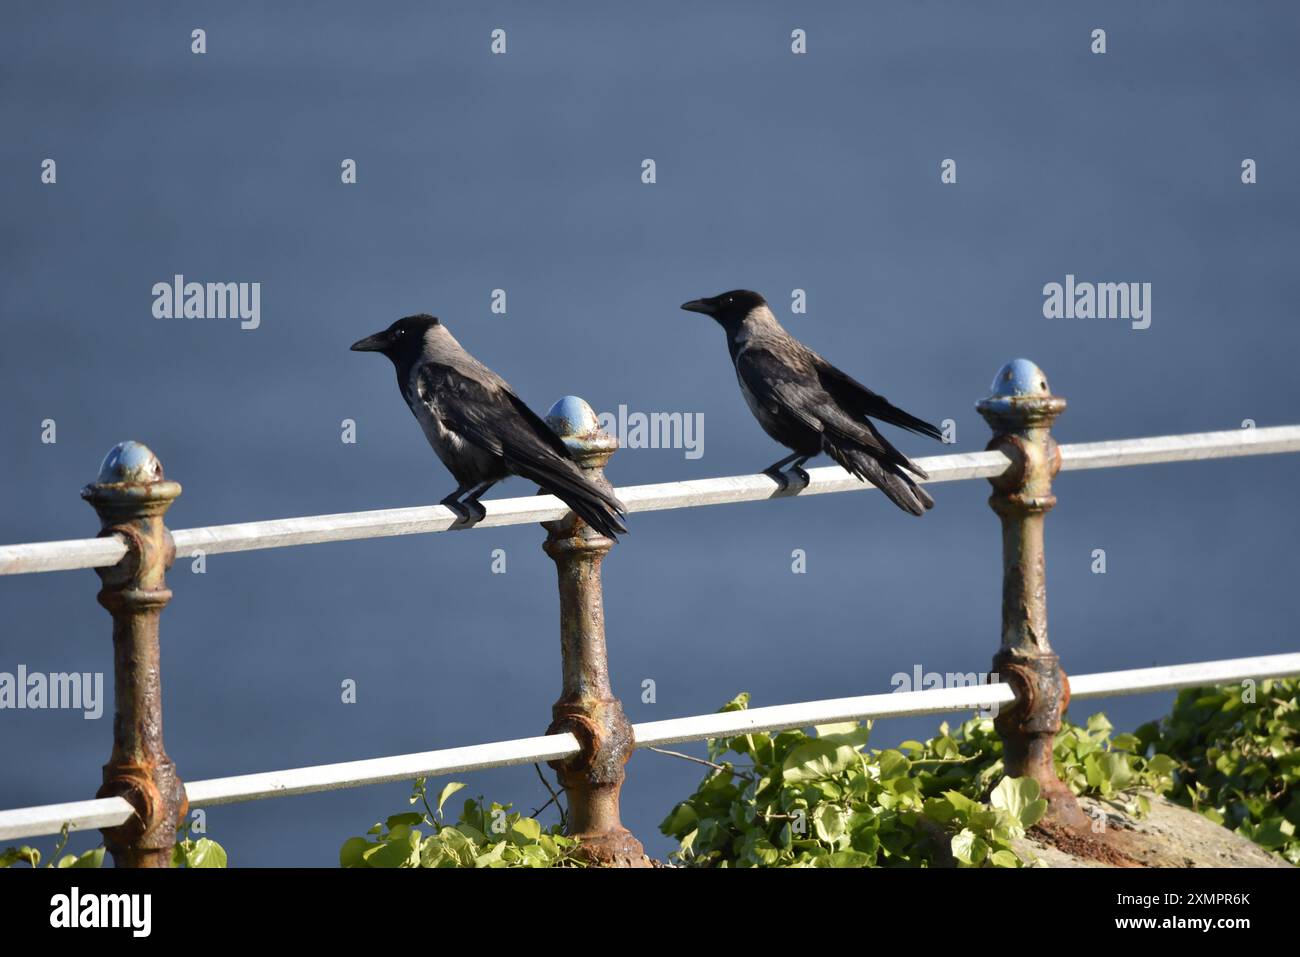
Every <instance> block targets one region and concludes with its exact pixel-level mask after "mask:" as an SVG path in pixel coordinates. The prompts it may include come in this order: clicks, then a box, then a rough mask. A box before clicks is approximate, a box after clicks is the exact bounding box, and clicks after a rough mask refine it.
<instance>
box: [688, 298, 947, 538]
mask: <svg viewBox="0 0 1300 957" xmlns="http://www.w3.org/2000/svg"><path fill="white" fill-rule="evenodd" d="M682 308H683V309H685V310H687V311H688V312H699V313H703V314H704V315H706V316H711V317H712V318H713V319H714V320H715V321H716V322H717V323H718V325H720V326H722V328H723V330H724V331H725V332H726V333H727V348H728V349H729V350H730V351H731V361H732V362H733V363H734V364H735V366H736V378H737V379H739V380H740V391H741V393H742V394H743V395H744V397H745V402H746V403H747V404H748V405H749V409H750V411H751V412H753V413H754V418H756V419H758V424H759V425H761V426H762V427H763V430H764V431H765V432H767V434H768V435H770V436H771V437H772V438H774V439H776V441H778V442H780V443H781V444H782V445H784V446H786V447H787V448H789V449H791V450H792V451H793V453H794V454H792V455H788V456H786V457H785V458H783V459H781V460H780V461H779V462H774V463H773V464H772V465H770V466H768V467H767V468H766V469H764V470H763V473H764V474H765V475H768V476H770V477H771V478H772V479H773V480H774V481H775V482H776V483H777V485H779V486H780V487H781V488H782V489H785V488H788V487H789V485H790V474H794V475H796V476H798V478H799V479H800V480H801V482H802V483H803V484H804V485H807V484H808V473H807V472H805V471H804V470H803V464H804V463H805V462H807V461H808V460H809V459H810V458H812V457H813V456H814V455H817V454H818V453H819V452H825V453H826V454H827V455H829V456H830V457H831V458H832V459H834V460H835V461H836V462H837V463H838V464H839V465H841V466H842V467H843V468H844V469H845V470H846V471H848V472H850V473H852V474H853V475H856V476H857V477H858V478H860V479H862V480H863V481H866V482H870V483H871V484H872V485H874V486H876V487H877V488H878V489H880V490H881V491H882V492H884V493H885V494H886V495H888V496H889V499H890V501H892V502H893V503H894V504H895V505H897V506H898V507H899V508H901V509H903V510H904V511H906V512H911V513H912V514H913V515H921V514H923V513H924V512H925V510H926V509H928V508H931V507H933V505H934V499H932V498H931V497H930V495H929V494H928V493H927V492H926V491H925V489H923V488H921V487H920V486H919V485H917V484H916V482H914V481H913V480H912V478H911V476H909V475H907V474H906V473H907V472H911V473H912V475H915V476H916V477H917V478H922V479H925V478H929V476H928V475H926V474H925V471H924V470H923V469H922V468H920V467H919V466H918V465H917V464H916V463H914V462H912V461H911V460H910V459H908V458H907V456H905V455H903V453H902V452H900V451H898V449H896V448H894V447H893V446H892V445H890V444H889V442H888V441H886V440H885V438H884V437H883V436H882V435H881V434H880V433H879V432H878V431H876V428H875V426H874V425H873V424H872V423H871V421H870V420H869V419H868V418H867V416H873V417H874V418H877V419H879V420H880V421H882V422H888V423H889V424H890V425H896V426H898V427H899V428H903V429H907V430H908V431H911V432H917V433H920V434H921V435H928V436H930V437H931V438H935V439H941V438H942V433H940V432H939V430H938V429H937V428H935V427H934V426H933V425H931V424H930V423H929V422H924V421H922V420H921V419H918V418H917V417H916V416H914V415H909V414H908V413H906V412H904V411H903V410H902V409H899V408H897V407H895V406H893V405H891V404H890V403H889V402H888V401H887V400H886V399H885V398H884V397H883V396H880V395H877V394H876V393H874V392H872V391H871V390H870V389H868V388H867V387H866V386H864V385H862V384H861V383H860V382H858V381H856V380H855V379H853V378H852V377H850V376H848V375H845V374H844V373H843V372H841V371H840V370H839V369H837V368H835V367H834V366H833V365H831V364H830V363H829V362H827V361H826V360H825V359H823V358H822V357H821V356H819V355H818V354H817V353H815V352H813V351H812V350H811V349H809V348H808V347H807V346H805V345H804V344H803V343H801V342H799V341H798V340H797V339H795V338H794V337H793V336H791V335H790V334H789V333H788V332H786V331H785V330H784V329H783V328H781V324H780V323H779V322H777V321H776V316H774V315H773V314H772V310H771V309H769V308H768V305H767V300H765V299H764V298H763V297H762V296H760V295H759V294H758V293H756V292H750V291H749V290H747V289H736V290H733V291H732V292H724V293H723V294H722V295H720V296H714V297H713V298H711V299H694V300H692V301H691V302H687V303H683V304H682ZM791 463H793V464H791ZM787 465H790V466H791V468H790V472H782V471H781V470H782V469H783V468H785V466H787Z"/></svg>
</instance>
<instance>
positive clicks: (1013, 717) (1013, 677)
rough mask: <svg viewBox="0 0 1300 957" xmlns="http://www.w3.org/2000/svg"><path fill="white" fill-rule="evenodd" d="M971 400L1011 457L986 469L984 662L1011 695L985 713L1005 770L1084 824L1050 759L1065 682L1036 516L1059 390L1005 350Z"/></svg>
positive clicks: (1044, 489) (1040, 520) (1048, 475)
mask: <svg viewBox="0 0 1300 957" xmlns="http://www.w3.org/2000/svg"><path fill="white" fill-rule="evenodd" d="M976 408H977V409H978V410H979V412H980V414H981V415H982V416H984V418H985V419H986V420H987V421H988V423H989V426H990V427H991V428H992V429H993V438H992V440H991V441H990V442H989V444H988V448H989V449H990V450H994V449H996V450H997V451H1000V452H1002V453H1003V454H1004V455H1006V457H1007V458H1009V459H1010V460H1011V467H1010V468H1009V469H1008V470H1007V471H1006V472H1005V473H1003V474H1002V475H1000V476H997V477H995V478H991V479H989V482H990V483H991V484H992V486H993V495H992V496H991V497H990V498H989V505H990V506H991V507H992V509H993V511H994V512H996V513H997V515H998V518H1000V519H1001V520H1002V647H1001V648H1000V650H999V651H998V653H997V654H996V655H995V656H994V658H993V670H994V671H995V672H997V674H998V676H999V680H1001V681H1003V682H1006V683H1008V684H1010V685H1011V686H1012V688H1013V689H1014V690H1015V692H1016V695H1017V698H1016V702H1015V703H1014V704H1012V705H1009V706H1003V707H1002V708H1001V709H999V711H998V714H997V717H996V718H995V719H994V725H995V727H996V728H997V730H998V734H999V736H1000V737H1001V738H1002V747H1003V762H1004V765H1005V767H1006V773H1007V774H1008V775H1009V776H1011V777H1024V776H1029V777H1032V778H1034V779H1035V780H1037V781H1038V783H1039V786H1040V787H1041V788H1042V796H1043V797H1044V798H1046V799H1047V802H1048V813H1047V819H1048V820H1049V821H1052V822H1053V823H1056V824H1059V825H1062V826H1065V827H1070V828H1076V829H1077V828H1084V829H1086V828H1087V827H1088V823H1089V822H1088V817H1087V815H1085V814H1084V813H1083V811H1082V810H1081V809H1080V807H1079V804H1078V802H1077V801H1076V800H1075V797H1074V794H1073V793H1072V792H1071V791H1070V789H1069V788H1068V787H1066V785H1065V784H1064V783H1063V782H1062V781H1061V779H1060V778H1059V777H1058V776H1057V774H1056V769H1055V767H1054V766H1053V764H1052V747H1053V744H1054V743H1055V740H1056V734H1057V732H1059V731H1060V730H1061V715H1062V714H1063V713H1064V712H1065V709H1066V708H1067V707H1068V706H1069V703H1070V683H1069V680H1068V679H1067V678H1066V675H1065V672H1064V671H1062V670H1061V665H1060V661H1059V659H1058V658H1057V656H1056V653H1055V652H1054V651H1053V650H1052V646H1051V644H1050V643H1049V642H1048V640H1047V569H1046V565H1045V560H1044V553H1043V524H1044V519H1045V518H1046V517H1047V513H1048V512H1049V511H1050V510H1051V508H1052V506H1054V505H1055V504H1056V497H1055V496H1054V495H1052V478H1053V477H1054V476H1055V475H1056V473H1057V472H1058V471H1059V470H1060V468H1061V453H1060V450H1059V449H1058V448H1057V445H1056V442H1055V440H1054V439H1053V438H1052V434H1051V428H1052V423H1053V422H1054V421H1055V420H1056V417H1057V416H1058V415H1060V414H1061V413H1062V412H1064V411H1065V399H1063V398H1061V397H1060V396H1055V395H1052V392H1051V390H1050V389H1049V388H1048V385H1047V377H1046V376H1044V375H1043V372H1042V370H1041V369H1039V368H1038V366H1037V365H1035V364H1034V363H1032V362H1030V361H1029V360H1028V359H1014V360H1012V361H1011V362H1008V363H1007V364H1006V365H1005V366H1003V367H1002V368H1001V369H1000V370H999V371H998V374H997V377H996V378H995V379H994V380H993V389H992V395H990V396H989V397H988V398H986V399H982V400H980V402H979V403H978V405H977V406H976Z"/></svg>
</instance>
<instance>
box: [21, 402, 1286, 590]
mask: <svg viewBox="0 0 1300 957" xmlns="http://www.w3.org/2000/svg"><path fill="white" fill-rule="evenodd" d="M1279 452H1300V425H1279V426H1273V427H1270V428H1264V429H1233V430H1232V431H1228V432H1198V433H1192V434H1189V435H1160V436H1153V437H1150V438H1142V439H1118V440H1115V441H1110V442H1087V443H1082V444H1076V445H1063V446H1061V468H1062V469H1063V470H1066V471H1072V470H1076V469H1103V468H1116V467H1119V466H1127V465H1151V464H1154V463H1157V462H1188V461H1195V460H1199V459H1217V458H1228V457H1232V456H1242V455H1270V454H1275V453H1279ZM917 462H918V464H920V465H921V467H922V468H924V469H925V470H926V471H927V472H929V473H930V482H931V483H934V482H959V481H964V480H966V479H976V478H990V477H991V476H994V475H1000V474H1002V472H1004V471H1005V470H1006V468H1007V466H1008V464H1009V462H1008V460H1007V457H1006V456H1005V455H1003V454H1002V453H1001V452H965V453H961V454H957V455H937V456H932V457H930V458H922V459H917ZM808 474H809V476H810V478H811V482H810V483H809V484H808V487H807V488H805V489H803V490H802V491H800V492H798V495H800V496H806V495H822V494H826V493H829V492H855V491H860V490H862V489H867V488H871V487H872V486H870V485H866V484H864V483H863V482H860V481H858V480H857V479H856V478H854V477H853V476H851V475H849V474H848V473H847V472H845V471H844V470H843V469H841V468H840V467H839V466H827V467H824V468H816V469H809V470H808ZM785 494H786V493H782V492H778V491H777V490H776V488H775V485H774V483H773V481H772V479H770V478H768V477H767V476H766V475H763V474H761V473H759V474H755V475H731V476H724V477H722V478H712V479H700V480H698V481H693V482H665V483H663V484H660V485H631V486H627V487H625V488H620V489H618V495H619V497H620V498H621V499H622V500H623V502H624V504H626V505H627V507H628V510H629V511H631V512H653V511H659V510H662V509H670V508H694V507H696V506H700V505H721V504H725V503H730V502H754V501H759V500H762V499H766V498H780V497H784V496H785ZM482 504H483V506H484V507H485V508H486V509H487V515H486V516H485V517H484V518H483V520H482V521H480V522H478V523H477V524H476V525H475V526H474V527H475V528H496V527H499V526H502V525H522V524H527V523H531V522H550V521H554V520H555V519H558V518H562V517H564V515H565V514H567V512H568V508H567V506H565V505H564V503H563V502H561V501H560V500H559V499H557V498H555V497H554V496H552V495H532V496H527V497H524V498H499V499H489V500H486V501H484V502H483V503H482ZM456 521H457V518H456V516H455V514H453V513H452V511H451V510H450V509H448V508H446V507H444V506H442V505H420V506H416V507H413V508H389V509H380V510H377V511H368V512H340V513H337V514H334V515H308V516H305V517H303V518H280V519H271V520H269V521H264V522H240V523H238V524H235V525H211V526H209V527H207V528H184V529H179V530H175V531H173V532H172V538H173V540H174V541H175V543H176V552H177V554H178V555H181V556H185V555H189V554H191V553H192V552H193V551H194V550H195V549H202V550H203V552H205V553H206V554H209V555H215V554H220V553H222V552H244V551H251V550H254V549H260V548H284V547H286V546H289V545H312V544H317V543H320V542H343V541H351V540H354V539H360V538H384V537H387V536H390V535H418V534H423V533H427V532H445V531H447V530H448V529H450V528H451V527H452V526H453V525H454V524H455V523H456ZM125 554H126V546H125V545H123V544H122V542H121V541H120V540H119V539H117V538H79V539H71V540H68V541H61V542H35V543H32V544H26V545H3V546H0V575H19V574H23V573H26V572H53V571H64V570H67V569H72V568H98V567H101V566H105V565H113V564H116V563H117V562H118V561H119V560H121V558H122V556H123V555H125Z"/></svg>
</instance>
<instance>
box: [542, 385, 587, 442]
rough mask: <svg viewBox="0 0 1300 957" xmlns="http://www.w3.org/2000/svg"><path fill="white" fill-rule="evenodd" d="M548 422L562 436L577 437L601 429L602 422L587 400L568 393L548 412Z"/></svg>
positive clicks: (552, 429) (563, 437)
mask: <svg viewBox="0 0 1300 957" xmlns="http://www.w3.org/2000/svg"><path fill="white" fill-rule="evenodd" d="M546 424H547V425H549V426H550V427H551V431H553V432H554V433H555V434H556V435H558V436H559V437H560V438H562V439H565V438H576V437H577V436H580V435H592V434H593V433H595V432H598V431H600V422H599V421H598V420H597V419H596V413H595V412H593V411H592V409H591V406H589V405H588V404H587V403H586V401H585V400H583V399H580V398H578V397H577V396H576V395H566V396H564V398H562V399H559V400H557V401H556V403H555V404H554V405H553V406H551V411H549V412H547V413H546Z"/></svg>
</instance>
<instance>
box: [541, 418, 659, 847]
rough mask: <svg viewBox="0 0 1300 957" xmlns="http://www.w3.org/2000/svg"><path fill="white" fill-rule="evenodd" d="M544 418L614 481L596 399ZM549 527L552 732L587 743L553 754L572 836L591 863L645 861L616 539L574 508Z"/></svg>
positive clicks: (609, 441) (614, 444) (610, 444)
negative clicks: (617, 664)
mask: <svg viewBox="0 0 1300 957" xmlns="http://www.w3.org/2000/svg"><path fill="white" fill-rule="evenodd" d="M546 423H547V425H549V426H550V427H551V429H552V430H554V432H555V433H556V434H557V435H558V436H559V437H560V438H561V440H563V442H564V444H565V445H566V446H568V448H569V450H570V451H571V452H572V453H573V456H574V458H575V459H576V460H577V462H578V464H579V465H580V466H581V467H582V469H583V471H584V472H585V473H586V474H587V477H588V478H590V479H591V480H592V481H593V482H595V483H596V484H597V485H600V486H601V487H603V488H606V489H608V488H610V485H609V482H608V481H607V480H606V478H605V471H604V469H605V463H606V462H608V461H609V457H610V456H611V455H613V454H614V451H615V450H616V449H617V448H618V440H617V439H615V438H614V437H613V436H611V435H609V434H608V433H606V432H603V431H601V428H600V425H599V423H598V422H597V420H596V415H595V413H594V412H592V410H591V406H589V405H587V403H586V402H584V401H583V400H582V399H579V398H578V397H576V396H571V395H570V396H565V397H564V398H562V399H560V400H559V401H558V402H556V403H555V405H553V406H551V410H550V412H548V413H547V416H546ZM544 527H545V528H546V529H547V532H548V534H547V536H546V543H545V545H543V549H544V550H545V552H546V554H547V555H549V556H550V557H551V559H552V560H553V561H554V562H555V567H556V570H557V571H558V573H559V580H560V655H561V659H562V667H563V691H562V693H561V695H560V699H559V700H558V701H556V702H555V705H554V706H553V707H552V708H551V714H552V717H553V720H552V721H551V725H550V727H549V728H547V730H546V733H547V734H560V733H563V732H566V731H568V732H571V733H572V734H573V735H574V736H575V737H576V738H577V739H578V741H579V743H580V744H581V745H582V752H581V753H580V754H578V755H575V756H574V757H572V758H568V759H566V760H562V761H552V762H551V767H553V768H554V769H555V771H556V773H557V774H558V775H559V778H560V783H561V785H563V787H564V789H565V792H566V794H567V795H568V799H569V822H568V831H569V836H571V837H575V838H577V839H578V840H580V841H581V842H582V843H581V854H582V856H583V857H584V858H585V859H586V860H587V861H588V862H589V863H591V864H594V865H597V866H602V867H645V866H648V865H649V862H648V861H647V859H646V856H645V848H643V847H642V846H641V842H640V841H638V840H637V839H636V838H635V837H633V836H632V834H631V832H630V831H628V830H627V828H625V827H624V826H623V824H622V822H621V821H620V820H619V807H618V802H619V792H620V790H621V789H622V787H623V778H624V765H625V764H627V760H628V758H629V757H631V755H632V750H633V735H632V725H631V723H630V722H629V721H628V720H627V716H626V715H624V714H623V705H622V704H621V703H620V702H619V700H618V698H616V697H614V692H613V690H612V689H611V687H610V683H609V659H608V656H607V654H606V651H605V606H604V599H603V597H602V594H601V585H600V566H601V562H602V561H604V558H605V555H606V554H607V553H608V552H609V550H610V548H612V547H613V545H614V543H613V541H611V540H610V539H608V538H606V537H605V536H603V535H601V534H600V533H599V532H596V531H595V530H594V529H592V528H591V527H590V526H588V525H587V523H586V522H584V521H583V520H582V519H580V518H578V517H577V516H576V515H574V514H572V513H570V514H569V515H567V516H565V517H564V518H563V519H560V520H559V521H556V522H546V523H544Z"/></svg>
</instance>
